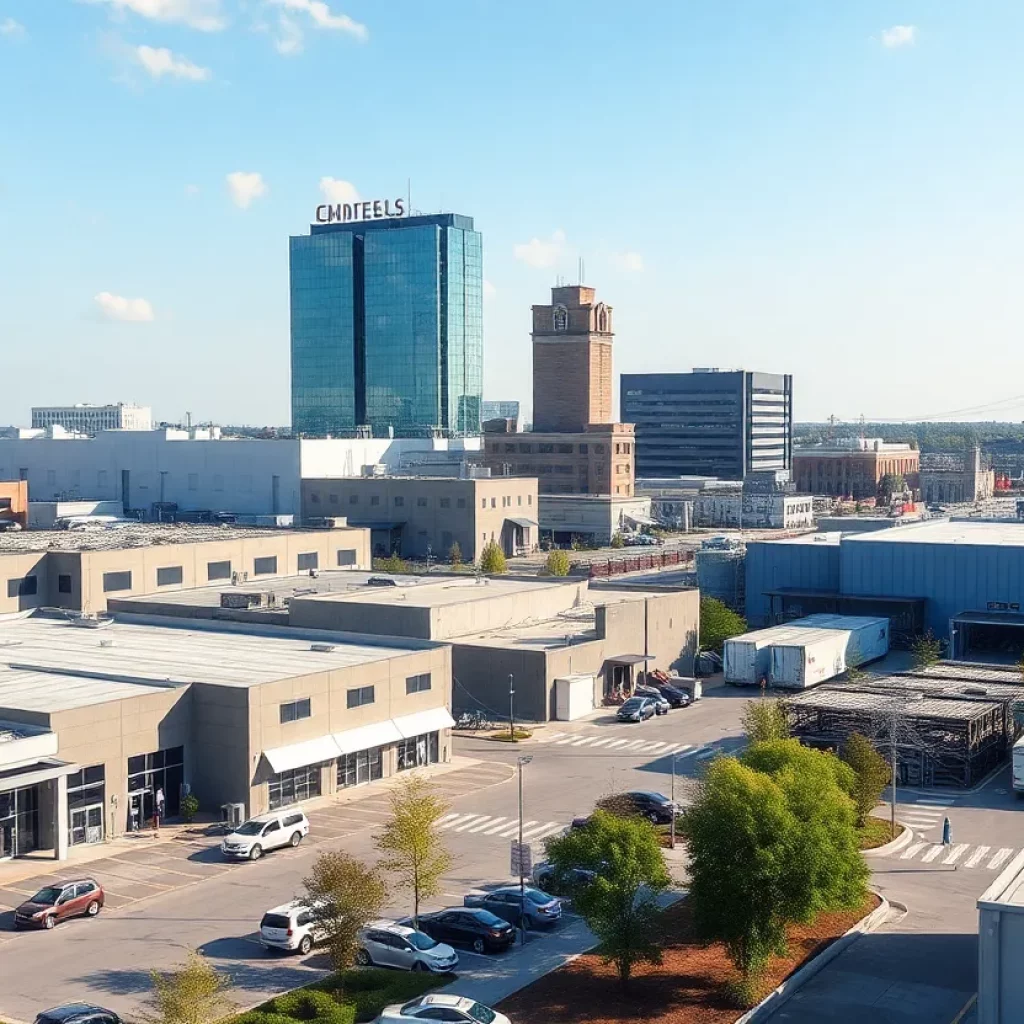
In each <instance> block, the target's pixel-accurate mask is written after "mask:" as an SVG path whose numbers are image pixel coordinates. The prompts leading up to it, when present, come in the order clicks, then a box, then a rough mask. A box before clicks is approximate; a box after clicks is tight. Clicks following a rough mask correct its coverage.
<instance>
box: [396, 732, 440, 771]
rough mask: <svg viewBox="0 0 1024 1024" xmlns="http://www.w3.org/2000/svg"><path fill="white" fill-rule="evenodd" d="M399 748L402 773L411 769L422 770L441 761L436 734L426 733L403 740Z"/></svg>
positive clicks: (399, 767)
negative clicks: (427, 765)
mask: <svg viewBox="0 0 1024 1024" xmlns="http://www.w3.org/2000/svg"><path fill="white" fill-rule="evenodd" d="M397 748H398V770H399V771H400V772H404V771H407V770H408V769H409V768H420V767H422V766H423V765H425V764H436V763H437V762H438V761H439V760H440V758H439V756H438V749H439V748H438V734H437V733H436V732H425V733H423V735H422V736H413V737H412V738H411V739H407V740H401V741H400V742H399V743H398V745H397Z"/></svg>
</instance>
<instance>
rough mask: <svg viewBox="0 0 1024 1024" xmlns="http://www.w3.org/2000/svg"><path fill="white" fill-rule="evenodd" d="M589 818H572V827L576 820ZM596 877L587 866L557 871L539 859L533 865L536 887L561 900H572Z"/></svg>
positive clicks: (548, 863) (587, 819)
mask: <svg viewBox="0 0 1024 1024" xmlns="http://www.w3.org/2000/svg"><path fill="white" fill-rule="evenodd" d="M589 820H590V819H589V818H574V819H573V827H574V828H575V827H579V826H577V825H576V822H577V821H581V822H585V821H589ZM596 877H597V872H595V871H590V870H589V869H587V868H569V870H568V871H564V872H558V871H556V870H555V866H554V864H551V863H550V862H548V861H546V860H542V861H540V862H539V863H538V864H534V866H533V884H534V885H536V886H537V888H538V889H543V890H544V891H545V892H550V893H552V894H553V895H555V896H558V897H559V898H560V899H563V900H572V899H573V897H574V896H575V895H576V894H577V893H578V892H579V891H580V890H581V889H585V888H586V887H587V886H588V885H590V884H591V883H592V882H593V881H594V879H595V878H596Z"/></svg>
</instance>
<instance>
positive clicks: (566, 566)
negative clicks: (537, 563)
mask: <svg viewBox="0 0 1024 1024" xmlns="http://www.w3.org/2000/svg"><path fill="white" fill-rule="evenodd" d="M544 568H545V569H546V570H547V572H548V575H549V576H568V575H569V570H570V569H571V568H572V563H571V562H570V561H569V556H568V555H567V554H566V553H565V552H564V551H562V550H561V549H560V548H555V550H554V551H552V552H551V553H550V554H549V555H548V558H547V561H546V562H545V563H544Z"/></svg>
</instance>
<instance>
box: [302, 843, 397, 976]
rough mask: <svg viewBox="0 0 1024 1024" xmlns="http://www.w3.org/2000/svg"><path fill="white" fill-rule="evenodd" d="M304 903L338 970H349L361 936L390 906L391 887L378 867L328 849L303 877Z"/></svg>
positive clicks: (332, 964) (342, 851)
mask: <svg viewBox="0 0 1024 1024" xmlns="http://www.w3.org/2000/svg"><path fill="white" fill-rule="evenodd" d="M302 885H303V888H304V890H305V891H304V893H303V895H302V897H301V898H302V902H303V903H304V904H305V905H306V906H307V907H309V909H310V912H311V914H312V916H313V920H314V921H315V922H316V924H317V925H318V926H319V927H320V929H321V930H322V931H323V935H324V940H323V941H324V945H325V946H326V947H327V952H328V955H329V956H330V959H331V966H332V967H333V968H334V970H336V971H343V970H346V969H347V968H348V967H349V966H351V964H352V958H353V956H354V955H355V953H356V950H357V949H358V948H359V933H360V931H361V930H362V929H363V928H364V927H366V925H367V924H368V923H369V922H370V921H372V920H373V919H374V918H375V917H379V916H380V913H381V911H382V910H383V908H384V905H385V904H386V903H387V898H388V893H387V885H386V884H385V881H384V878H383V876H382V875H381V873H380V870H379V869H378V868H377V867H371V866H370V865H367V864H364V863H363V862H362V861H359V860H356V858H355V857H353V856H351V855H350V854H348V853H345V851H344V850H325V851H324V852H323V853H320V854H319V855H318V856H317V858H316V860H315V861H313V864H312V866H311V867H310V869H309V874H308V875H307V876H306V877H305V878H303V880H302Z"/></svg>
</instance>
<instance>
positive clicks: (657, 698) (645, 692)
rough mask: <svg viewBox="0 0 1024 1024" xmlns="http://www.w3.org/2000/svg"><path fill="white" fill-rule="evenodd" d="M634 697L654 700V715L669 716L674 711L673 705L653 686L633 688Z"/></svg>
mask: <svg viewBox="0 0 1024 1024" xmlns="http://www.w3.org/2000/svg"><path fill="white" fill-rule="evenodd" d="M633 696H635V697H647V698H648V700H653V701H654V713H655V714H656V715H667V714H668V713H669V711H671V710H672V705H671V704H670V703H669V701H668V699H667V698H666V697H664V696H663V695H662V693H661V691H660V690H657V689H655V688H654V687H653V686H636V687H634V688H633Z"/></svg>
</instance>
